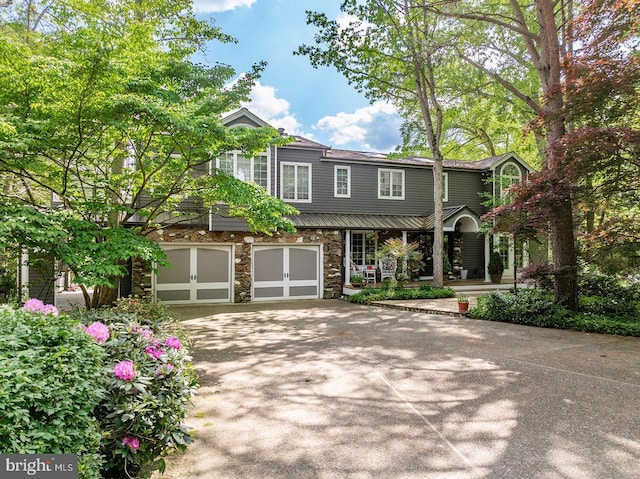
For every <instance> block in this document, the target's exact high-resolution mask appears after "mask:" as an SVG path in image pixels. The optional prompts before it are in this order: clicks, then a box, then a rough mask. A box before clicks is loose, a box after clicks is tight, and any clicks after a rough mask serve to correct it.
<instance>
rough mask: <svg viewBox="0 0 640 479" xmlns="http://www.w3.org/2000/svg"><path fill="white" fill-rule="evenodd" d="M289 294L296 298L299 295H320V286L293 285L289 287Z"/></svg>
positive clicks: (315, 296)
mask: <svg viewBox="0 0 640 479" xmlns="http://www.w3.org/2000/svg"><path fill="white" fill-rule="evenodd" d="M289 296H291V297H294V298H299V297H302V296H304V297H313V298H317V297H318V287H317V286H315V285H314V286H291V287H290V288H289Z"/></svg>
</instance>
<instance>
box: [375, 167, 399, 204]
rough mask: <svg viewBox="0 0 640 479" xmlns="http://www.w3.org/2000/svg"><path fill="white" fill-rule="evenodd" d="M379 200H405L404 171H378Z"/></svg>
mask: <svg viewBox="0 0 640 479" xmlns="http://www.w3.org/2000/svg"><path fill="white" fill-rule="evenodd" d="M378 199H386V200H404V170H390V169H386V168H380V169H378Z"/></svg>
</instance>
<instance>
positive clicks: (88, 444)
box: [0, 300, 155, 479]
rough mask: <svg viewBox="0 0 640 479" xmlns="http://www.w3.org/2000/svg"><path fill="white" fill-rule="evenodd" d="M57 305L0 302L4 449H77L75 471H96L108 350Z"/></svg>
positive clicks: (90, 475)
mask: <svg viewBox="0 0 640 479" xmlns="http://www.w3.org/2000/svg"><path fill="white" fill-rule="evenodd" d="M51 311H52V310H51V309H50V308H47V307H46V305H43V304H42V302H40V301H37V300H36V301H33V300H30V301H28V302H27V303H26V304H25V306H24V307H22V308H13V307H10V306H8V305H4V306H3V305H0V452H2V453H3V454H20V453H25V452H29V453H32V454H50V453H52V452H69V453H75V454H77V455H78V470H77V474H78V476H77V477H79V479H98V478H100V477H101V475H100V470H101V468H102V464H103V459H102V455H101V451H100V447H101V439H102V430H101V424H100V422H99V421H98V420H97V419H96V416H95V412H96V410H97V408H98V407H99V405H100V403H101V402H102V401H103V400H104V398H105V397H106V396H105V395H106V385H107V384H106V383H107V377H106V375H105V373H104V372H105V366H106V364H107V357H106V353H105V351H104V348H102V347H101V346H100V345H99V344H97V343H96V341H95V340H94V339H93V338H92V337H91V336H89V335H88V334H86V333H85V332H84V331H83V330H82V329H81V328H80V327H79V324H78V321H77V320H74V319H72V318H70V317H68V316H67V315H65V314H61V315H59V316H58V317H56V318H52V316H51V314H53V313H52V312H51ZM154 374H155V371H154ZM3 477H4V476H3Z"/></svg>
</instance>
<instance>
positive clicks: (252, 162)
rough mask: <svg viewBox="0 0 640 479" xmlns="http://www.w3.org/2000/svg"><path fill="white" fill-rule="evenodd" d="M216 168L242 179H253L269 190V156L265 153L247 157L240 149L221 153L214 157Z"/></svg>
mask: <svg viewBox="0 0 640 479" xmlns="http://www.w3.org/2000/svg"><path fill="white" fill-rule="evenodd" d="M216 168H218V169H220V170H222V171H223V172H225V173H226V174H228V175H231V176H235V177H236V178H238V179H239V180H242V181H254V182H255V183H257V184H258V185H260V186H262V187H263V188H264V189H265V190H267V191H268V190H269V157H268V156H267V154H266V153H263V154H260V155H256V156H254V157H251V158H248V157H246V156H244V155H243V154H242V152H240V151H231V152H228V153H223V154H222V155H220V157H219V158H216Z"/></svg>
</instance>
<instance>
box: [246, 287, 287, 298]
mask: <svg viewBox="0 0 640 479" xmlns="http://www.w3.org/2000/svg"><path fill="white" fill-rule="evenodd" d="M283 296H284V288H283V287H281V286H271V287H269V286H268V287H262V288H256V289H255V290H254V292H253V298H254V299H280V298H282V297H283Z"/></svg>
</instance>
